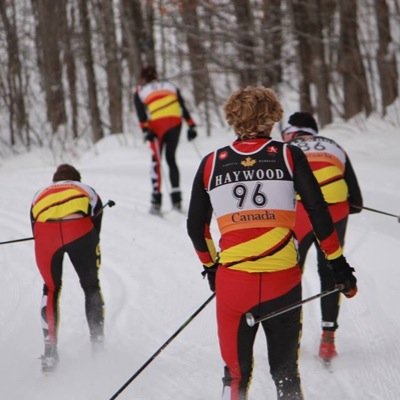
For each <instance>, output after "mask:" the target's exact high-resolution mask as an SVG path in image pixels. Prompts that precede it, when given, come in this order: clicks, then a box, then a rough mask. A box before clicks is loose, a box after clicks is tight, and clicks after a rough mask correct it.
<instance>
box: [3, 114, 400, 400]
mask: <svg viewBox="0 0 400 400" xmlns="http://www.w3.org/2000/svg"><path fill="white" fill-rule="evenodd" d="M324 133H325V134H326V135H328V136H331V137H333V138H336V139H337V140H338V141H339V142H340V143H341V144H342V145H343V146H344V147H345V148H346V149H347V150H348V152H349V154H350V156H351V158H352V162H353V166H354V168H355V170H356V172H357V173H358V176H359V180H360V184H361V186H362V189H363V192H364V198H365V205H366V206H368V207H372V208H376V209H379V210H384V211H387V212H391V213H394V214H396V215H398V214H400V161H399V151H400V133H399V131H398V129H397V131H396V129H395V128H393V127H390V126H388V125H384V124H383V123H382V122H379V121H378V120H374V119H371V120H370V121H369V122H368V123H367V124H366V126H365V127H362V129H358V128H356V127H355V126H354V125H353V126H349V125H341V126H336V127H335V126H333V127H331V128H329V130H326V132H324ZM232 138H233V136H232V135H231V134H228V133H227V132H226V131H225V130H224V129H221V130H220V132H218V130H215V131H214V133H213V137H212V138H211V139H210V138H205V137H204V136H201V137H200V138H198V139H197V140H196V145H195V146H194V145H193V144H192V143H188V142H187V141H186V140H185V137H184V136H183V137H182V139H181V145H180V147H179V152H178V159H179V164H180V169H181V174H182V188H183V191H184V194H185V206H186V207H187V202H188V199H189V192H190V186H191V181H192V178H193V174H194V172H195V170H196V169H197V166H198V163H199V161H200V154H202V155H205V154H206V152H208V151H209V149H212V148H214V147H215V146H217V145H220V144H222V143H228V142H230V141H231V139H232ZM64 161H68V162H71V163H74V164H75V165H76V166H77V167H78V168H79V169H80V170H81V173H82V175H83V181H84V182H87V183H88V184H90V185H92V186H93V187H94V188H95V189H97V191H98V192H99V193H100V195H101V196H102V198H103V200H104V201H107V200H108V199H112V200H114V201H115V202H116V206H115V207H114V208H112V209H110V208H107V209H105V214H104V220H103V221H104V223H103V231H102V254H103V258H102V268H101V272H100V278H101V282H102V287H103V292H104V298H105V302H106V339H107V342H106V345H107V346H106V351H105V353H104V354H102V355H101V356H99V357H97V358H96V359H93V358H92V357H91V353H90V346H89V341H88V330H87V326H86V321H85V316H84V308H83V295H82V292H81V290H80V287H79V284H78V282H77V279H76V276H75V274H74V272H73V270H72V268H71V266H70V263H69V261H68V260H66V261H65V263H64V266H65V270H64V287H63V293H62V297H61V303H60V309H61V323H60V337H59V351H60V358H61V362H60V366H59V369H58V370H57V373H56V374H55V375H54V376H51V377H42V376H41V373H40V362H39V360H38V357H39V356H40V354H41V352H42V336H41V327H40V319H39V306H40V298H41V286H42V282H41V279H40V276H39V273H38V271H37V269H36V266H35V262H34V254H33V245H32V244H33V243H32V241H27V242H21V243H15V244H7V245H3V246H1V251H0V268H1V272H2V279H1V281H0V304H1V308H0V369H1V371H2V372H1V375H0V376H1V378H0V399H7V400H28V399H29V400H38V399H50V398H51V399H56V400H108V399H110V397H111V396H112V395H113V394H114V393H115V392H116V391H117V390H118V389H119V388H120V387H121V385H123V384H124V383H125V382H126V381H127V379H128V378H129V377H130V376H131V375H133V374H134V373H135V372H136V371H137V370H138V369H139V368H140V367H141V366H142V365H143V363H144V362H146V361H147V360H148V358H149V357H150V356H151V355H152V354H153V353H154V352H155V351H156V350H157V349H158V348H159V347H160V346H161V345H162V344H163V343H164V342H165V341H166V340H167V339H168V338H169V337H170V336H171V335H172V334H173V333H174V332H175V331H176V329H178V328H179V327H180V326H181V324H182V323H183V322H184V321H186V319H187V318H188V317H189V316H190V315H191V314H192V313H193V312H194V311H195V310H196V309H197V307H199V306H200V305H201V304H202V303H203V302H204V301H205V300H206V299H207V298H208V297H209V296H210V292H209V290H208V285H207V283H206V281H203V280H202V278H201V275H200V271H201V266H200V265H199V263H198V260H197V258H196V256H195V254H194V251H193V249H192V247H191V243H190V241H189V239H188V237H187V235H186V228H185V216H184V215H182V214H179V213H176V212H173V211H169V209H170V202H169V199H168V198H165V202H164V208H165V211H166V214H165V217H164V218H159V217H154V216H151V215H149V214H148V207H149V198H150V184H149V181H148V170H149V154H148V150H147V147H146V145H145V144H143V143H142V142H141V140H139V139H135V138H134V137H133V136H131V135H125V136H123V135H120V136H116V137H112V138H111V137H109V138H107V139H105V140H104V141H102V142H100V143H99V144H98V145H97V146H96V149H94V150H92V151H90V152H88V153H86V154H85V155H84V156H83V157H81V158H80V159H79V160H74V159H71V158H68V157H67V158H66V159H65V160H64ZM54 169H55V165H54V164H53V162H52V155H51V154H49V153H43V152H41V153H37V152H32V153H31V154H29V155H24V156H19V157H15V158H13V159H9V160H6V161H4V160H3V161H2V162H1V165H0V186H1V188H2V189H1V193H2V194H1V196H0V219H1V224H0V241H5V240H11V239H17V238H24V237H30V236H31V231H30V224H29V214H28V213H29V207H30V201H31V199H32V196H33V194H34V192H35V191H36V190H37V189H38V188H39V187H42V186H44V185H46V184H48V183H49V182H50V179H51V176H52V173H53V171H54ZM399 246H400V224H399V223H398V222H397V220H396V219H395V218H392V217H388V216H384V215H381V214H377V213H373V212H369V211H364V212H363V213H362V214H359V215H355V216H352V217H351V220H350V224H349V231H348V236H347V244H346V256H347V258H348V260H349V261H350V263H351V264H352V265H353V266H355V268H356V271H357V277H358V280H359V294H358V296H357V297H356V298H354V299H351V300H347V299H345V300H344V301H343V303H342V309H341V315H340V321H339V322H340V329H339V331H338V334H337V346H338V351H339V353H340V354H339V357H338V358H337V359H336V360H335V362H334V364H333V373H331V372H329V371H327V370H325V369H324V368H323V367H322V366H321V364H320V363H319V361H318V360H317V358H316V353H317V349H318V343H319V336H320V328H319V319H320V313H319V304H318V302H313V303H309V304H307V305H305V306H304V331H303V338H302V345H301V354H300V368H301V374H302V381H303V388H304V394H305V398H306V399H307V400H319V399H324V400H358V399H363V400H398V399H399V398H400V341H399V338H398V332H399V331H400V313H399V306H398V305H399V302H400V292H399V289H398V287H399V282H400V268H399V260H398V252H397V250H398V249H399ZM314 256H315V253H313V252H311V253H310V254H309V257H308V260H307V261H308V262H307V269H306V272H305V276H304V290H303V291H304V297H308V296H311V295H313V294H315V293H317V292H318V278H317V273H316V267H315V257H314ZM396 257H397V258H396ZM214 306H215V303H214V302H212V303H211V304H210V305H209V306H208V307H207V308H206V309H205V310H204V311H203V312H202V313H201V314H200V315H199V316H198V317H197V318H196V319H195V320H194V321H193V322H192V323H190V324H189V325H188V326H187V327H186V329H185V330H184V331H183V332H182V333H181V334H180V335H179V336H178V337H177V338H176V339H175V340H174V341H173V342H172V343H171V344H170V345H169V346H168V347H167V348H166V349H165V350H164V351H163V352H162V353H161V354H160V355H159V356H158V357H157V358H156V359H155V360H154V361H153V362H152V363H151V364H150V365H149V366H148V367H147V368H146V369H145V370H144V371H143V373H141V374H140V375H139V376H138V377H137V378H136V379H135V380H134V381H133V383H132V384H131V385H129V386H128V387H127V389H126V390H125V391H124V392H123V393H122V394H121V395H120V396H119V397H118V398H120V399H121V400H123V399H135V400H206V399H207V400H209V399H218V398H220V392H221V375H222V362H221V360H220V356H219V350H218V344H217V340H216V323H215V317H214V315H215V313H214ZM274 398H275V389H274V387H273V384H272V380H271V378H270V376H269V372H268V364H267V361H266V351H265V343H264V338H263V336H262V333H261V331H260V334H259V336H258V337H257V341H256V353H255V373H254V379H253V383H252V387H251V391H250V400H262V399H274Z"/></svg>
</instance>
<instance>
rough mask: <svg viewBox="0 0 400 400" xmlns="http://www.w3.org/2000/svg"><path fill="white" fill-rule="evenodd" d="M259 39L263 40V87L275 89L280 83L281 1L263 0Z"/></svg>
mask: <svg viewBox="0 0 400 400" xmlns="http://www.w3.org/2000/svg"><path fill="white" fill-rule="evenodd" d="M262 7H263V15H262V23H261V37H262V39H263V48H264V52H263V56H262V58H263V61H262V64H263V70H262V74H261V76H262V82H263V85H264V86H267V87H275V86H277V85H278V84H279V83H280V82H281V81H282V43H283V38H282V18H283V15H282V10H281V0H263V3H262Z"/></svg>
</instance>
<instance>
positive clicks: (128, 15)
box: [120, 0, 145, 83]
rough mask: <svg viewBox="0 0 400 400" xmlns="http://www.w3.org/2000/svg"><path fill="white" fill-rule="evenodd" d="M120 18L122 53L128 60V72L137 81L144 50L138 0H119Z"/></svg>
mask: <svg viewBox="0 0 400 400" xmlns="http://www.w3.org/2000/svg"><path fill="white" fill-rule="evenodd" d="M120 10H121V11H120V18H121V24H122V34H123V38H124V41H123V43H124V49H123V52H124V55H125V58H126V59H127V62H128V67H129V73H130V76H131V80H132V78H134V81H135V83H137V82H138V80H139V77H140V71H141V69H142V67H143V63H142V57H141V55H142V53H143V52H144V45H143V43H144V42H145V28H144V22H143V13H142V8H141V5H140V1H139V0H121V1H120Z"/></svg>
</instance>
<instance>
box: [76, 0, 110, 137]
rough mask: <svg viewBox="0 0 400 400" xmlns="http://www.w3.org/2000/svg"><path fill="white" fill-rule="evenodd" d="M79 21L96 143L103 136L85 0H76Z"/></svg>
mask: <svg viewBox="0 0 400 400" xmlns="http://www.w3.org/2000/svg"><path fill="white" fill-rule="evenodd" d="M78 7H79V15H80V23H81V28H82V41H81V44H82V49H83V59H84V65H85V72H86V80H87V85H88V87H87V90H88V102H89V112H90V123H91V127H92V136H93V141H94V142H95V143H96V142H97V141H99V140H100V139H101V138H102V137H103V136H104V134H103V127H102V125H101V119H100V111H99V104H98V101H97V88H96V77H95V73H94V66H93V52H92V34H91V27H90V21H89V16H88V7H87V2H86V0H78Z"/></svg>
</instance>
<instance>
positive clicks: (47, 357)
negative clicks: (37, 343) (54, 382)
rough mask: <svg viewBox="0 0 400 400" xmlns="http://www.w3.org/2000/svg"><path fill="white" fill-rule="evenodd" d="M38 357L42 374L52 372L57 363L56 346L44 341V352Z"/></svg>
mask: <svg viewBox="0 0 400 400" xmlns="http://www.w3.org/2000/svg"><path fill="white" fill-rule="evenodd" d="M40 358H41V362H42V372H43V373H44V374H48V373H51V372H53V371H54V370H55V369H56V367H57V364H58V352H57V347H56V346H55V345H52V344H48V343H46V344H45V346H44V354H43V355H42V356H41V357H40Z"/></svg>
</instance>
